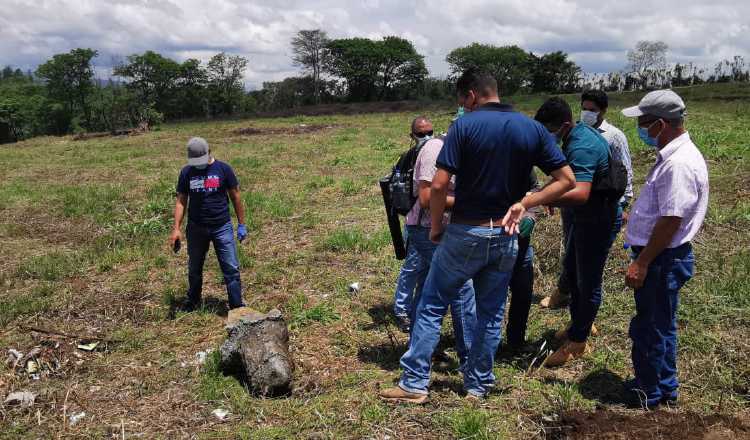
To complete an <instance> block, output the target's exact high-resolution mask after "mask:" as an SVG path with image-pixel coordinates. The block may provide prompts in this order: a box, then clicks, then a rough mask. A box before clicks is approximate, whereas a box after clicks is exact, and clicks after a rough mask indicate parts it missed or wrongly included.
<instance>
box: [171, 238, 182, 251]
mask: <svg viewBox="0 0 750 440" xmlns="http://www.w3.org/2000/svg"><path fill="white" fill-rule="evenodd" d="M180 246H181V244H180V239H179V238H178V239H177V240H175V241H174V246H173V247H172V250H173V251H174V253H175V254H176V253H177V252H180Z"/></svg>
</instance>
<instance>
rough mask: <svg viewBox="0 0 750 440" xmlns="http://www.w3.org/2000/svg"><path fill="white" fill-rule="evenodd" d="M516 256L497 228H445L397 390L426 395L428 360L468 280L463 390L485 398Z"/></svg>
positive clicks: (507, 238) (514, 247) (492, 379)
mask: <svg viewBox="0 0 750 440" xmlns="http://www.w3.org/2000/svg"><path fill="white" fill-rule="evenodd" d="M517 252H518V242H517V240H516V236H515V235H513V236H509V235H507V234H505V232H504V231H503V229H502V228H495V229H490V228H486V227H481V226H470V225H462V224H451V225H448V227H447V229H446V232H445V234H444V236H443V239H442V243H441V244H440V246H438V248H437V251H436V252H435V255H434V257H433V259H432V263H431V264H430V271H429V273H428V275H427V280H426V281H425V285H424V290H423V291H422V295H421V297H420V299H419V303H418V305H417V315H416V322H415V323H414V325H413V327H412V334H411V339H410V340H409V349H408V350H407V352H406V353H405V354H404V355H403V356H402V357H401V368H402V369H403V374H402V375H401V381H400V382H399V386H400V387H401V388H403V389H404V390H406V391H410V392H414V393H421V394H426V393H427V386H428V384H429V382H430V367H431V360H432V354H433V352H434V351H435V346H436V345H437V343H438V340H439V339H440V327H441V325H442V322H443V317H444V316H445V313H446V311H447V309H448V305H449V304H452V303H454V302H455V301H456V299H457V298H458V297H459V295H460V293H459V292H460V291H461V288H462V286H464V285H465V284H466V282H467V281H469V280H473V282H474V291H475V297H476V324H475V325H474V329H473V331H472V333H471V337H470V338H471V348H470V349H469V356H468V359H467V361H466V365H465V366H464V368H463V374H464V389H465V390H466V392H467V393H470V394H474V395H479V396H482V395H485V394H487V392H488V391H489V388H490V387H491V386H492V385H493V384H494V382H495V376H494V375H493V374H492V366H493V364H494V362H495V352H496V351H497V347H498V345H499V344H500V339H501V331H502V321H503V314H504V311H505V301H506V299H507V296H508V283H509V281H510V277H511V274H512V271H513V264H514V263H515V260H516V254H517Z"/></svg>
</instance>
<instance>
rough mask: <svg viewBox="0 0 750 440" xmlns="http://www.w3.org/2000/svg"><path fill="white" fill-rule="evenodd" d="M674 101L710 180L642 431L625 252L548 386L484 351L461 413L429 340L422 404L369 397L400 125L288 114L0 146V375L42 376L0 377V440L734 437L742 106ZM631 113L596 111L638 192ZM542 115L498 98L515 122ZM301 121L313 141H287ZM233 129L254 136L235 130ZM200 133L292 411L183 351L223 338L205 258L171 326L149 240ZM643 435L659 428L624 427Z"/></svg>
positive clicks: (533, 334)
mask: <svg viewBox="0 0 750 440" xmlns="http://www.w3.org/2000/svg"><path fill="white" fill-rule="evenodd" d="M680 93H682V94H683V95H684V96H685V98H686V101H687V105H688V111H689V119H688V129H689V131H690V134H691V136H692V138H693V139H694V141H695V142H696V144H697V145H698V146H699V147H700V148H701V150H702V151H703V153H704V155H705V157H706V159H707V161H708V163H709V168H710V175H711V191H712V193H711V202H710V212H709V214H708V218H707V219H706V224H705V227H704V229H703V231H702V233H701V234H700V235H699V236H698V237H697V239H696V240H695V252H696V257H697V266H696V276H695V278H694V279H693V280H692V281H691V282H690V283H689V284H688V285H687V286H686V288H685V289H684V290H683V296H682V305H681V310H680V319H679V322H680V332H681V333H680V348H679V353H680V354H679V362H680V364H679V368H680V376H681V379H682V383H683V387H682V393H683V394H682V396H683V399H682V402H681V407H680V408H679V409H670V410H667V411H660V412H657V413H652V414H648V415H644V413H643V412H642V411H636V410H626V409H624V407H623V406H622V405H621V404H620V403H619V394H620V393H619V386H620V383H621V381H622V380H623V379H626V378H627V377H628V376H629V375H630V374H631V369H630V360H629V350H630V341H629V339H628V337H627V327H628V323H629V320H630V318H631V316H632V314H633V310H634V304H633V299H632V293H631V292H630V291H628V290H627V289H625V287H624V285H623V278H624V270H625V268H626V264H627V255H626V252H625V251H624V250H623V249H622V245H621V244H622V237H619V238H618V243H617V244H616V245H615V246H614V247H613V250H612V253H611V258H610V260H609V263H608V266H607V271H606V278H605V285H606V293H605V296H604V304H603V307H602V308H601V311H600V313H599V318H598V320H597V325H598V326H599V329H600V331H601V335H600V336H598V337H597V338H595V339H594V340H593V345H594V348H595V350H594V352H593V353H592V354H591V355H590V356H588V357H587V358H585V359H584V360H581V361H578V362H575V363H573V364H571V365H570V366H567V367H565V368H561V369H555V370H547V369H542V370H536V369H531V370H528V365H529V363H530V361H531V359H529V358H523V357H521V358H512V357H505V356H501V357H500V358H499V360H498V362H497V364H496V367H495V373H496V375H497V377H498V384H497V387H496V391H495V392H494V393H493V394H492V395H491V396H490V398H489V399H488V400H487V401H486V402H483V403H481V404H472V403H469V402H467V401H465V400H464V398H463V397H462V396H461V394H460V389H461V377H460V375H459V374H458V373H457V371H456V369H455V367H456V365H455V353H454V352H452V351H451V350H450V347H451V345H452V342H451V339H450V335H449V333H450V332H449V331H448V330H447V329H448V328H449V327H448V326H447V324H446V326H445V333H446V334H445V336H446V337H445V338H443V339H444V340H445V341H446V347H447V348H448V351H449V353H450V354H451V355H452V356H453V357H454V362H453V363H448V365H441V367H440V368H439V369H438V371H437V372H436V374H435V375H434V380H433V384H432V400H431V403H429V404H427V405H425V406H422V407H410V406H389V405H385V404H383V403H381V402H380V401H379V400H378V398H377V390H378V388H379V387H387V386H391V385H392V384H393V383H394V381H395V380H396V378H397V377H398V374H399V368H398V359H399V357H400V356H401V354H402V353H403V352H404V350H405V344H406V337H405V336H404V335H403V334H401V333H399V332H398V331H397V329H396V327H395V325H394V324H393V321H392V319H391V317H390V310H391V306H392V291H393V286H394V281H395V278H396V276H397V273H398V269H399V262H398V261H396V260H395V259H394V257H393V252H392V248H391V245H390V237H389V234H388V230H387V226H386V223H385V215H384V212H383V208H382V199H381V196H380V192H379V188H378V186H377V183H376V180H377V178H378V177H380V176H381V175H383V174H385V173H386V171H387V169H388V167H389V165H390V164H391V163H393V161H394V159H395V158H396V157H398V155H399V153H400V152H401V151H402V150H404V149H405V148H406V146H407V143H408V138H407V133H408V127H409V123H410V121H411V119H412V118H413V117H414V116H416V114H414V113H381V114H371V115H341V116H318V117H315V116H306V117H295V118H283V119H281V118H279V119H258V120H243V121H232V122H215V123H190V124H177V125H165V126H163V127H162V128H161V129H159V130H157V131H153V132H151V133H148V134H144V135H140V136H131V137H122V138H105V139H94V140H89V141H73V140H72V139H71V138H70V137H45V138H36V139H32V140H29V141H26V142H21V143H18V144H15V145H4V146H1V147H0V154H1V155H2V159H0V161H1V163H2V164H3V171H4V173H5V178H3V179H2V181H0V240H2V246H0V261H2V262H1V263H0V349H2V359H4V358H5V355H6V350H8V349H16V350H19V351H21V352H22V353H24V354H25V353H28V352H29V351H30V350H32V349H33V348H34V347H39V349H40V352H39V354H38V355H37V357H38V359H39V367H40V369H39V372H38V373H33V374H29V372H27V371H25V370H24V369H23V366H19V368H18V369H16V370H14V369H13V368H12V366H11V365H8V364H6V363H4V362H3V363H2V365H0V397H2V398H3V399H4V398H5V396H6V395H7V394H8V393H9V392H11V391H21V390H29V391H33V392H35V393H37V394H38V396H37V398H36V403H35V404H34V406H33V407H31V408H27V409H23V408H18V407H10V406H8V405H5V406H3V407H2V409H0V438H8V439H10V438H55V437H64V438H134V437H136V436H139V437H140V438H201V439H219V438H240V439H267V438H317V439H323V438H382V439H385V438H391V439H395V438H415V437H424V438H472V439H485V438H533V437H537V438H566V436H571V437H573V438H577V437H576V436H579V437H582V438H583V437H586V435H589V434H590V437H587V438H613V439H614V438H617V439H619V438H631V437H634V438H662V437H659V436H660V435H662V436H664V437H663V438H687V437H689V436H688V434H686V433H690V432H692V433H695V434H696V436H697V438H703V433H704V432H706V431H711V433H712V434H711V435H724V436H723V437H722V436H718V437H716V436H714V437H711V438H717V439H718V438H722V439H723V438H743V436H748V435H750V427H749V425H748V424H747V423H748V422H747V421H748V416H749V415H750V405H749V403H750V390H749V386H750V366H749V365H750V364H749V363H748V358H750V342H748V335H750V233H749V232H748V230H750V92H749V91H748V90H747V86H744V88H743V87H740V86H733V85H726V86H716V87H712V88H696V89H684V90H682V91H680ZM638 98H639V95H636V94H623V95H620V96H615V97H613V103H612V108H611V110H610V116H611V118H610V121H611V122H613V123H614V124H616V125H618V126H619V127H621V128H623V129H624V130H625V132H626V134H627V136H628V139H629V141H630V145H631V150H632V153H633V161H634V164H635V168H636V173H635V174H636V183H637V187H640V185H641V184H642V183H643V180H644V177H645V173H646V171H647V170H648V167H649V166H650V164H651V163H652V162H653V160H654V153H653V151H652V150H649V149H647V147H644V146H643V145H642V143H641V142H639V141H638V138H637V135H636V133H635V125H634V123H633V122H632V121H626V120H625V119H624V118H622V117H621V116H620V115H619V109H620V108H622V107H623V106H625V105H632V104H633V103H636V102H637V100H638ZM542 99H543V98H542V97H528V98H518V99H515V100H512V101H514V102H515V104H517V106H518V108H519V109H520V110H522V111H525V112H529V113H531V112H533V111H534V110H535V109H536V106H538V105H539V104H540V103H541V101H542ZM570 99H571V103H575V97H570ZM432 108H434V107H432ZM574 108H575V107H574ZM452 112H453V109H452V108H450V107H447V106H446V108H445V109H444V110H442V111H430V112H428V116H429V117H431V118H433V120H434V121H435V122H436V128H437V129H439V130H444V129H445V128H446V127H447V124H448V122H449V120H450V118H451V115H452ZM299 124H307V125H320V127H318V128H320V129H319V130H309V129H307V130H297V131H295V130H294V127H298V126H299ZM248 127H253V128H256V129H259V130H260V131H261V133H255V134H240V132H238V131H237V130H238V129H242V128H248ZM270 129H275V130H270ZM264 130H268V131H265V132H264ZM245 133H248V132H245ZM194 135H199V136H203V137H205V138H206V139H208V141H209V142H210V143H211V146H212V149H213V152H214V153H215V155H216V157H217V158H219V159H221V160H225V161H227V162H229V163H230V164H231V165H232V166H233V167H234V169H235V170H236V172H237V174H238V177H239V179H240V182H241V187H242V190H243V199H244V201H245V204H246V207H247V209H248V210H249V220H248V224H249V227H250V230H251V235H250V239H249V240H247V241H246V242H245V244H243V245H242V246H241V247H240V256H241V264H242V281H243V287H244V296H245V301H246V302H247V303H248V305H250V306H251V307H253V308H256V309H258V310H261V311H264V312H265V311H268V310H270V309H271V308H274V307H278V308H279V309H280V310H282V311H283V313H284V315H285V317H286V319H287V320H288V323H289V325H290V332H291V352H292V356H293V358H294V361H295V363H296V371H295V383H294V391H293V393H292V395H291V396H289V397H285V398H276V399H259V398H253V397H251V396H249V395H248V394H247V393H246V391H245V390H244V389H243V387H242V386H241V385H240V384H239V383H238V382H237V381H236V380H235V379H234V378H232V377H224V376H223V375H222V374H221V373H220V372H219V371H218V368H217V357H216V354H215V353H216V352H215V351H213V352H211V353H209V354H208V356H207V359H206V361H205V363H204V364H202V365H201V363H200V362H198V356H199V355H197V353H198V352H201V351H207V350H216V349H217V348H218V346H219V345H220V344H221V342H222V341H223V338H224V329H223V320H224V316H226V310H225V307H226V293H225V290H224V287H223V285H222V284H221V275H220V271H219V270H218V265H217V264H216V261H215V258H214V256H213V251H211V255H209V258H208V260H207V261H208V265H207V268H206V272H207V276H206V277H205V278H206V280H205V288H204V292H205V295H206V299H207V302H206V306H205V307H204V308H203V309H201V310H200V311H197V312H193V313H189V314H185V313H182V312H179V311H178V312H176V311H175V304H176V303H177V302H178V301H180V300H181V299H182V298H183V295H184V291H185V287H186V255H185V252H184V250H183V251H182V252H181V253H180V254H178V255H174V254H172V253H171V252H170V251H169V249H168V247H167V236H168V232H169V230H170V228H171V210H172V206H173V191H174V185H175V183H176V179H177V174H178V172H179V169H180V167H181V166H182V165H183V163H184V162H185V158H184V155H185V153H184V145H185V142H186V141H187V139H188V138H189V137H190V136H194ZM559 235H560V227H559V217H552V218H544V219H542V221H541V222H540V224H539V225H538V227H537V229H536V231H535V236H534V239H533V243H534V245H535V246H536V255H537V260H536V268H537V269H536V273H537V282H536V289H535V291H536V293H537V294H538V295H545V294H548V293H549V292H550V291H551V290H552V287H553V285H554V280H555V275H556V273H557V271H558V268H559V266H558V256H559V252H560V249H559V248H560V240H559ZM352 282H360V284H361V285H362V291H361V292H360V293H359V294H356V295H352V294H350V293H348V292H347V285H348V284H349V283H352ZM566 318H567V311H565V310H560V311H553V312H550V311H543V310H540V309H539V308H538V307H537V306H536V305H534V306H533V308H532V313H531V318H530V322H529V335H528V337H529V340H530V341H534V342H536V343H537V344H541V342H542V341H543V340H544V338H549V337H550V332H551V330H555V329H557V328H559V327H561V326H563V325H564V324H565V322H566ZM90 338H98V339H100V340H101V343H100V345H99V346H98V347H97V349H96V350H95V351H93V352H87V351H83V350H80V349H77V348H76V345H77V344H78V343H79V342H81V341H82V340H86V339H90ZM216 408H224V409H226V410H228V411H229V412H230V415H229V417H228V419H227V420H225V421H223V422H220V421H219V420H217V419H216V418H215V417H214V416H213V415H212V414H211V412H212V411H213V410H214V409H216ZM82 412H85V415H84V416H83V417H81V418H80V420H78V421H77V423H72V422H71V415H79V414H80V413H82ZM587 413H591V414H589V415H587ZM743 423H744V425H743ZM566 425H567V426H573V427H577V429H578V430H577V431H575V432H574V431H573V430H571V429H570V428H567V429H566V428H564V426H566ZM656 425H661V426H664V427H672V428H673V429H674V430H673V431H670V430H669V429H667V428H664V429H662V430H661V431H660V432H658V433H657V432H656V431H646V432H643V431H639V429H649V428H650V427H653V426H656ZM672 428H670V429H672ZM690 429H694V431H690ZM587 433H588V434H587ZM639 433H640V434H639ZM679 433H682V434H679ZM717 433H718V434H717ZM722 433H723V434H722ZM707 438H708V437H707Z"/></svg>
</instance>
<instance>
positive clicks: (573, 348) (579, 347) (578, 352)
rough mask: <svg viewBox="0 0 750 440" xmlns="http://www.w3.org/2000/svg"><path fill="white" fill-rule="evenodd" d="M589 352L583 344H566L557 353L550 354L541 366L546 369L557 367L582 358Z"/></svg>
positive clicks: (569, 342)
mask: <svg viewBox="0 0 750 440" xmlns="http://www.w3.org/2000/svg"><path fill="white" fill-rule="evenodd" d="M590 352H591V350H590V348H589V346H588V344H586V343H585V342H572V341H568V342H566V343H565V344H564V345H563V346H562V347H560V348H558V349H557V351H555V352H554V353H552V354H551V355H549V356H548V357H547V359H545V360H544V363H543V365H544V366H546V367H559V366H561V365H565V364H566V363H568V362H570V361H573V360H575V359H579V358H582V357H583V356H585V355H586V354H588V353H590Z"/></svg>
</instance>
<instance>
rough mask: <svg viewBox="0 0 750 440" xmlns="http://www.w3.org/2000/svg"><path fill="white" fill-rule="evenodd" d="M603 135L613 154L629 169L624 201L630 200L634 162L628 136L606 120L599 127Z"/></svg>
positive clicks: (631, 196)
mask: <svg viewBox="0 0 750 440" xmlns="http://www.w3.org/2000/svg"><path fill="white" fill-rule="evenodd" d="M598 130H599V132H600V133H601V135H602V137H604V139H606V140H607V143H608V144H609V149H610V150H611V151H612V155H613V156H615V158H618V159H620V161H622V163H623V165H625V168H626V169H627V170H628V186H626V187H625V194H624V195H623V201H630V200H631V199H632V198H633V163H632V161H631V160H630V147H629V146H628V138H627V137H625V133H623V132H622V130H620V129H619V128H617V127H615V126H614V125H612V124H610V123H609V122H607V121H606V120H604V121H602V123H601V125H600V126H599V127H598Z"/></svg>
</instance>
